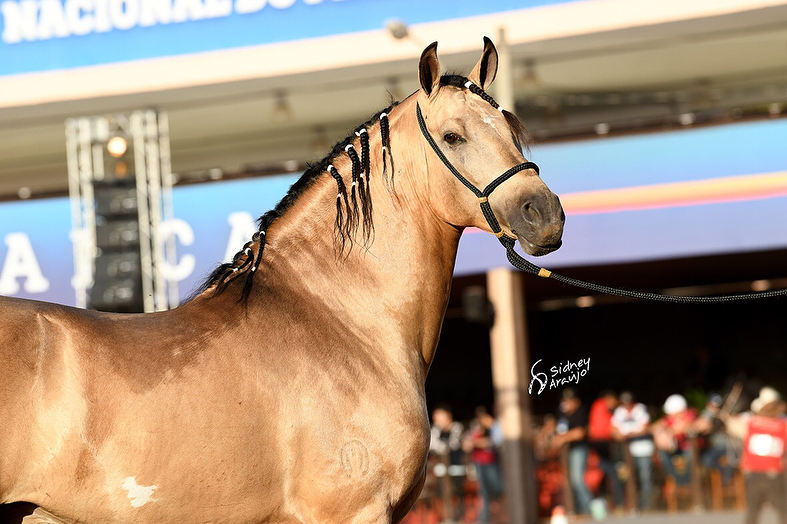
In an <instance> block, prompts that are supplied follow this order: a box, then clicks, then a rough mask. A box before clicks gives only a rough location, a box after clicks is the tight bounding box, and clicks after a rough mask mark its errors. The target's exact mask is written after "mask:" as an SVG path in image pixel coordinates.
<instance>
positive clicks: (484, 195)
mask: <svg viewBox="0 0 787 524" xmlns="http://www.w3.org/2000/svg"><path fill="white" fill-rule="evenodd" d="M465 87H467V88H468V89H469V90H470V91H471V92H473V93H475V94H477V95H478V96H480V97H481V98H482V99H484V100H486V101H487V102H489V104H490V105H492V107H494V108H495V109H497V110H499V111H500V112H503V110H502V109H501V108H500V106H498V105H497V102H495V101H494V99H493V98H492V97H491V96H489V95H488V94H487V93H486V92H485V91H483V90H482V89H481V88H480V87H478V86H476V85H475V84H473V83H472V82H470V81H468V82H467V83H466V84H465ZM415 111H416V116H417V118H418V127H420V128H421V134H423V135H424V138H425V139H426V141H427V143H428V144H429V145H430V146H431V148H432V150H433V151H434V152H435V154H436V155H437V157H438V158H439V159H440V160H441V161H442V162H443V164H445V166H446V167H447V168H448V170H449V171H450V172H451V173H452V174H453V175H454V176H455V177H456V178H457V179H458V180H459V181H460V182H461V183H462V184H463V185H464V186H465V187H466V188H467V189H469V190H470V191H472V192H473V194H474V195H475V196H476V198H478V202H479V206H480V207H481V212H482V213H483V214H484V218H485V219H486V222H487V224H489V228H490V229H491V230H492V233H494V235H495V236H496V237H497V238H498V240H500V243H501V244H502V245H503V247H504V248H505V249H506V256H507V257H508V261H509V262H510V263H511V265H512V266H514V267H515V268H517V269H519V270H521V271H525V272H527V273H531V274H533V275H537V276H539V277H541V278H551V279H552V280H557V281H558V282H561V283H563V284H568V285H570V286H575V287H579V288H583V289H587V290H590V291H595V292H596V293H603V294H606V295H615V296H619V297H627V298H635V299H639V300H652V301H655V302H669V303H673V304H720V303H729V302H744V301H749V300H756V299H761V298H773V297H783V296H787V289H777V290H773V291H759V292H753V293H741V294H737V295H720V296H715V297H695V296H685V295H664V294H661V293H651V292H647V291H632V290H629V289H623V288H617V287H612V286H606V285H603V284H596V283H595V282H587V281H585V280H580V279H578V278H573V277H567V276H565V275H561V274H559V273H554V272H552V271H550V270H548V269H545V268H543V267H539V266H537V265H535V264H533V263H532V262H529V261H527V260H525V259H524V258H522V256H521V255H520V254H519V253H517V252H516V251H515V250H514V245H515V244H516V240H515V239H513V238H511V237H509V236H508V235H506V234H505V233H503V230H502V228H501V227H500V224H499V223H498V221H497V217H495V213H494V211H493V210H492V206H490V205H489V199H488V197H489V195H490V194H491V193H492V191H494V190H495V189H496V188H497V187H498V186H499V185H500V184H502V183H503V182H505V181H506V180H508V179H509V178H511V177H512V176H514V175H515V174H516V173H518V172H519V171H522V170H524V169H534V170H535V171H536V173H539V170H538V166H537V165H536V164H534V163H533V162H524V163H522V164H519V165H516V166H514V167H512V168H511V169H509V170H508V171H506V172H505V173H503V174H502V175H500V176H499V177H497V178H496V179H494V180H493V181H492V182H491V183H490V184H489V185H488V186H486V187H485V188H484V190H483V191H482V190H480V189H478V188H477V187H476V186H474V185H473V183H472V182H470V181H469V180H468V179H467V178H465V177H464V176H462V174H461V173H460V172H459V171H458V170H457V169H456V168H455V167H454V166H453V164H451V162H450V161H449V160H448V158H447V157H446V156H445V154H444V153H443V152H442V150H441V149H440V146H438V145H437V143H436V142H435V140H434V138H432V135H431V134H430V133H429V130H428V129H427V128H426V122H425V120H424V117H423V114H422V113H421V108H420V106H419V105H418V104H417V103H416V106H415Z"/></svg>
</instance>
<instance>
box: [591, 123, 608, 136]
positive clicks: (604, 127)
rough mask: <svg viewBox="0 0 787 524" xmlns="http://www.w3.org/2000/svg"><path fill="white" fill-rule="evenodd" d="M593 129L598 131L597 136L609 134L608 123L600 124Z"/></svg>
mask: <svg viewBox="0 0 787 524" xmlns="http://www.w3.org/2000/svg"><path fill="white" fill-rule="evenodd" d="M593 129H594V130H595V131H596V134H597V135H607V134H609V124H607V123H606V122H600V123H598V124H596V125H595V126H593Z"/></svg>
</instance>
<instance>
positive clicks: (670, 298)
mask: <svg viewBox="0 0 787 524" xmlns="http://www.w3.org/2000/svg"><path fill="white" fill-rule="evenodd" d="M515 242H516V241H515V240H514V239H513V238H511V237H509V236H508V235H503V236H502V237H500V243H501V244H503V247H505V248H506V256H507V257H508V261H509V262H510V263H511V265H512V266H514V267H515V268H517V269H519V270H521V271H525V272H527V273H532V274H533V275H537V276H539V277H542V278H550V279H552V280H557V281H558V282H561V283H563V284H568V285H570V286H575V287H579V288H583V289H587V290H590V291H595V292H596V293H603V294H606V295H615V296H619V297H627V298H636V299H639V300H652V301H655V302H670V303H673V304H719V303H727V302H745V301H748V300H756V299H760V298H772V297H783V296H785V295H787V289H776V290H773V291H759V292H756V293H741V294H737V295H720V296H715V297H693V296H685V295H664V294H661V293H650V292H647V291H633V290H630V289H623V288H617V287H612V286H605V285H603V284H596V283H595V282H587V281H585V280H580V279H578V278H573V277H567V276H565V275H561V274H559V273H555V272H553V271H550V270H548V269H545V268H543V267H539V266H537V265H535V264H533V263H532V262H529V261H527V260H525V259H524V258H522V256H521V255H520V254H519V253H517V252H516V251H514V244H515Z"/></svg>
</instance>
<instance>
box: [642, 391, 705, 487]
mask: <svg viewBox="0 0 787 524" xmlns="http://www.w3.org/2000/svg"><path fill="white" fill-rule="evenodd" d="M696 420H697V411H696V410H695V409H694V408H689V407H688V404H687V402H686V398H685V397H684V396H683V395H678V394H675V395H670V396H669V397H667V400H666V401H665V402H664V417H663V418H661V419H660V420H658V421H656V422H655V423H654V424H653V428H652V429H653V440H654V442H655V444H656V448H658V450H659V459H660V460H661V465H662V467H663V468H664V473H665V474H666V475H667V476H668V477H671V478H672V479H674V481H675V483H676V484H678V485H681V486H685V485H688V484H690V483H691V462H692V458H693V457H692V443H691V437H692V436H693V435H695V434H696V431H697V430H696V427H695V422H696Z"/></svg>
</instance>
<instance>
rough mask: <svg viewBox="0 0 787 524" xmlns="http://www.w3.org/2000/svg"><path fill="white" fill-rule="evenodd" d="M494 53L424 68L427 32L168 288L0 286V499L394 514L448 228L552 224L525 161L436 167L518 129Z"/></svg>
mask: <svg viewBox="0 0 787 524" xmlns="http://www.w3.org/2000/svg"><path fill="white" fill-rule="evenodd" d="M497 64H498V57H497V51H496V49H495V47H494V44H493V43H492V42H491V41H490V40H489V39H486V38H485V39H484V48H483V52H482V55H481V58H480V59H479V60H478V62H477V63H476V65H475V66H474V68H473V69H472V72H471V73H470V74H469V75H468V76H467V77H461V76H458V75H448V74H442V73H441V69H440V63H439V60H438V56H437V43H436V42H435V43H433V44H431V45H429V46H428V47H427V48H426V49H425V50H424V51H423V53H422V55H421V58H420V61H419V64H418V78H419V82H420V87H419V89H418V90H417V91H415V92H414V93H412V94H411V95H410V96H408V97H407V98H405V99H404V100H402V101H400V102H398V103H393V104H392V105H391V106H390V107H388V108H386V109H385V110H383V111H382V112H380V113H378V114H376V115H375V116H374V117H372V118H371V119H370V120H369V121H368V122H366V123H365V124H362V125H361V126H359V127H358V128H357V129H356V130H355V132H354V133H352V134H351V135H350V136H349V137H348V138H347V139H345V140H343V141H342V142H340V143H338V144H337V145H336V146H335V147H334V148H333V150H332V151H331V152H330V154H329V155H328V156H327V157H326V158H325V159H323V160H322V161H321V162H319V163H317V164H315V165H313V166H311V167H310V168H309V169H307V170H306V172H305V173H304V174H303V176H302V177H301V178H300V179H299V180H298V181H297V182H296V183H295V184H294V185H293V186H292V188H290V190H289V192H288V193H287V195H286V196H285V197H284V198H283V200H282V201H281V202H280V203H279V204H278V205H277V206H276V208H275V209H273V210H272V211H269V212H268V213H266V214H264V215H263V216H262V217H261V219H260V228H259V231H258V232H257V233H255V234H254V236H253V237H252V239H251V240H250V241H249V242H248V243H247V244H246V245H245V246H244V247H243V249H242V250H241V251H239V252H238V254H237V255H236V256H235V258H234V259H233V260H232V261H231V262H229V263H227V264H223V265H221V266H219V267H218V268H217V269H216V270H215V271H214V272H213V274H212V275H211V276H210V277H209V278H208V280H207V281H206V283H205V285H204V286H203V287H202V288H201V289H200V290H198V292H197V293H196V294H195V296H193V297H192V298H191V299H190V300H189V301H187V302H185V303H184V304H183V305H181V306H180V307H177V308H175V309H172V310H169V311H163V312H157V313H149V314H113V313H103V312H96V311H89V310H81V309H75V308H71V307H65V306H61V305H55V304H49V303H43V302H36V301H29V300H21V299H15V298H8V297H0V318H2V326H0V419H2V420H3V425H2V427H1V428H0V502H2V503H11V502H14V501H25V502H27V503H31V504H35V505H36V506H37V507H38V508H39V509H37V510H36V512H35V513H34V514H33V515H31V516H28V517H26V520H25V522H38V523H44V522H46V523H75V522H86V523H104V522H135V523H148V522H155V523H182V522H227V523H257V522H270V523H289V522H354V523H372V522H398V521H399V520H401V519H402V518H403V517H404V515H405V514H406V513H407V511H408V510H409V509H410V507H411V506H412V504H413V503H414V501H415V500H416V498H417V496H418V494H419V492H420V490H421V487H422V485H423V482H424V478H425V474H426V467H425V465H426V455H427V451H428V444H429V424H428V415H427V410H426V402H425V392H424V384H425V380H426V376H427V373H428V371H429V367H430V365H431V363H432V360H433V358H434V355H435V349H436V346H437V341H438V336H439V333H440V328H441V324H442V320H443V316H444V313H445V310H446V306H447V302H448V298H449V293H450V288H451V279H452V274H453V268H454V263H455V259H456V253H457V247H458V243H459V238H460V235H461V234H462V231H463V230H464V229H465V228H467V227H476V228H480V229H483V230H485V231H488V232H493V233H496V234H498V235H501V234H506V235H510V236H513V237H515V238H518V240H519V243H520V245H521V246H522V248H523V249H524V250H525V251H526V252H527V253H529V254H532V255H542V254H545V253H548V252H550V251H552V250H554V249H556V248H557V247H559V246H560V242H561V236H562V231H563V222H564V217H565V215H564V214H563V210H562V208H561V205H560V201H559V199H558V197H557V196H556V195H555V194H554V193H552V192H551V191H550V190H549V188H548V187H547V186H546V184H545V183H544V182H543V181H542V180H541V178H540V177H539V175H538V173H537V171H536V170H535V169H532V168H528V169H525V168H519V169H518V172H517V174H516V176H512V177H510V179H509V180H507V181H506V182H505V184H503V185H501V186H500V188H499V190H498V191H496V192H495V193H494V194H490V195H489V196H488V198H487V197H486V196H484V197H483V198H480V197H477V195H473V194H472V192H470V191H467V190H466V189H465V187H463V185H462V183H460V182H461V180H458V179H457V178H456V177H455V176H452V172H451V169H454V170H456V171H457V172H460V171H461V173H462V176H463V177H464V179H465V181H468V182H469V183H472V184H475V185H483V184H485V183H487V182H488V181H489V180H491V179H492V178H493V177H494V175H495V174H497V173H500V172H503V171H506V170H509V169H510V168H511V167H512V166H521V165H523V161H524V157H523V146H524V145H525V144H524V142H523V140H524V139H525V131H524V127H523V126H522V125H521V123H519V121H518V119H517V118H516V117H515V116H513V114H512V113H509V112H507V111H503V110H500V108H499V107H498V106H497V104H496V103H495V102H494V100H493V99H492V97H491V96H489V95H488V94H487V92H486V90H487V89H488V87H489V85H490V84H491V83H492V81H493V80H494V78H495V75H496V72H497ZM419 121H422V122H423V126H424V129H423V130H422V129H419ZM424 130H425V131H424ZM421 131H424V132H425V133H426V135H424V136H427V135H428V136H429V137H432V140H433V141H434V142H435V144H436V146H437V147H438V149H436V150H434V151H433V150H432V148H430V147H429V144H428V143H427V140H425V139H424V136H422V133H421ZM438 150H439V151H441V152H442V153H441V154H440V155H442V156H443V158H441V157H440V155H439V154H437V152H438ZM446 162H448V163H446ZM449 165H450V166H451V168H450V169H449V167H448V166H449ZM468 187H469V186H468ZM484 199H486V200H484ZM479 201H481V202H482V203H485V204H487V205H488V206H489V207H490V209H492V210H494V214H495V216H496V217H497V218H498V219H499V227H498V226H495V228H498V229H499V230H500V231H495V228H490V225H489V223H488V222H487V219H486V218H485V214H484V213H481V212H479V209H478V202H479ZM482 207H483V206H482ZM495 223H496V224H497V223H498V222H497V220H496V221H495Z"/></svg>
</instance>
